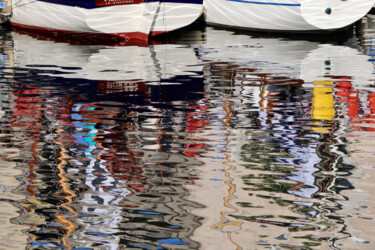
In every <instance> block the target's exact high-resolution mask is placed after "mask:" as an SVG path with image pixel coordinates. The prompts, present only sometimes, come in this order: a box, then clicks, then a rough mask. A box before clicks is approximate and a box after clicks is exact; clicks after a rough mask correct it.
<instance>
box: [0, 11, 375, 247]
mask: <svg viewBox="0 0 375 250" xmlns="http://www.w3.org/2000/svg"><path fill="white" fill-rule="evenodd" d="M0 45H1V46H0V249H55V248H56V249H80V250H82V249H84V250H86V249H111V250H112V249H158V250H159V249H209V250H211V249H214V250H215V249H224V250H229V249H375V240H374V239H375V74H374V73H375V70H374V65H375V64H374V63H375V15H367V16H366V17H365V18H363V20H361V21H360V22H358V23H357V24H356V25H355V26H354V27H353V29H352V30H351V29H349V30H347V31H345V32H342V34H335V35H319V36H312V37H301V36H299V37H287V36H281V35H273V36H269V35H265V34H262V35H259V34H251V33H245V32H237V31H234V30H229V29H218V28H214V27H210V26H200V25H194V26H192V27H189V28H187V29H184V30H182V31H180V32H177V33H173V34H171V35H169V36H167V37H161V38H157V39H155V40H153V41H152V42H151V43H150V45H149V46H109V45H105V44H91V45H90V44H80V43H77V42H76V43H74V42H72V41H64V40H61V39H60V40H59V41H56V39H54V38H52V37H43V36H40V35H37V34H30V33H25V32H24V31H17V30H10V29H9V28H7V27H3V28H1V29H0Z"/></svg>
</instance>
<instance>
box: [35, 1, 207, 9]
mask: <svg viewBox="0 0 375 250" xmlns="http://www.w3.org/2000/svg"><path fill="white" fill-rule="evenodd" d="M37 1H41V2H47V3H53V4H59V5H67V6H72V7H80V8H85V9H94V8H102V7H103V6H97V5H96V4H95V0H37ZM144 2H145V3H147V2H159V1H158V0H145V1H144ZM160 2H165V3H182V4H203V0H162V1H160Z"/></svg>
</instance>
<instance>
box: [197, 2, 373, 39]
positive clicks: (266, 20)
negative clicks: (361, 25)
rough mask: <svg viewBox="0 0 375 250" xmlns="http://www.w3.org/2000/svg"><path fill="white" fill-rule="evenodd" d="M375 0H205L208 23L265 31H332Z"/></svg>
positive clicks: (356, 17)
mask: <svg viewBox="0 0 375 250" xmlns="http://www.w3.org/2000/svg"><path fill="white" fill-rule="evenodd" d="M374 3H375V0H355V1H346V0H204V9H205V19H206V21H207V23H209V24H213V25H220V26H229V27H233V28H239V29H251V30H265V31H283V32H284V31H289V32H291V31H292V32H310V31H332V30H337V29H341V28H344V27H347V26H349V25H351V24H353V23H355V22H356V21H358V20H359V19H361V18H362V17H363V16H365V15H366V14H367V13H368V12H369V11H370V10H371V8H372V7H373V6H374Z"/></svg>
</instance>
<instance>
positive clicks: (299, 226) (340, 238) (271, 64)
mask: <svg viewBox="0 0 375 250" xmlns="http://www.w3.org/2000/svg"><path fill="white" fill-rule="evenodd" d="M230 34H231V33H229V32H227V31H223V30H211V29H209V30H207V34H206V35H207V45H205V46H202V48H200V55H201V59H202V60H203V61H205V62H206V64H205V82H206V85H205V87H206V92H207V93H208V94H207V95H206V98H208V99H209V100H215V101H213V102H212V103H211V105H213V106H214V107H215V108H211V109H210V111H211V113H209V114H207V116H208V117H210V120H211V123H213V124H217V129H214V128H212V130H213V131H220V133H214V132H212V131H211V130H205V132H202V133H203V134H204V135H203V136H202V138H207V139H206V140H207V141H219V142H221V143H220V144H218V146H217V148H216V150H214V152H217V153H216V154H213V153H211V154H207V159H206V161H205V162H206V165H207V166H206V167H205V168H200V170H199V171H198V176H199V177H200V180H199V181H196V183H195V184H194V185H193V186H191V190H192V194H191V196H189V199H191V200H194V201H196V202H197V203H203V204H204V205H205V208H204V209H197V210H193V211H192V213H198V214H199V215H200V216H202V217H204V218H205V219H204V220H202V226H201V227H200V228H198V229H197V230H196V231H195V234H194V235H193V237H192V238H193V239H194V240H196V241H198V242H201V244H202V246H203V249H213V248H215V247H216V248H222V249H234V248H237V247H239V248H243V249H247V247H248V246H256V245H259V246H258V247H261V246H263V247H286V248H293V247H318V248H320V249H321V248H328V247H332V248H333V247H339V248H340V247H342V246H343V245H342V244H344V246H345V247H348V248H353V249H358V248H362V247H364V246H367V247H368V246H369V245H371V246H373V245H374V243H373V242H372V241H371V236H370V235H371V232H370V233H369V234H361V233H359V232H361V230H364V231H366V228H368V227H371V226H373V223H374V222H373V219H374V218H373V216H371V212H368V214H366V218H367V220H363V222H362V223H363V224H360V223H351V221H358V220H359V221H360V220H362V219H363V218H361V215H360V214H351V213H350V212H349V211H353V210H356V209H362V208H361V207H362V204H361V202H356V203H354V204H353V203H351V197H350V196H348V195H347V193H348V192H351V190H354V187H357V185H361V184H360V183H361V182H367V181H368V179H366V178H363V179H360V178H361V177H359V176H357V178H355V179H353V178H352V177H351V175H352V171H354V168H355V167H356V166H355V165H353V164H351V159H352V158H351V155H350V154H348V151H347V150H348V149H347V141H346V140H348V139H346V137H349V138H350V134H349V132H350V131H354V130H362V128H361V129H359V128H358V126H357V124H358V121H361V122H362V123H367V119H368V117H369V116H371V112H372V111H371V106H372V102H371V95H372V93H373V92H374V90H373V75H372V73H373V65H372V63H371V62H370V61H369V57H368V56H365V55H361V54H360V53H359V52H358V51H357V50H355V49H352V48H350V47H346V46H335V45H329V44H319V43H312V42H307V41H305V42H304V41H282V40H279V39H262V38H259V39H257V38H249V37H248V36H245V35H230ZM228 36H229V37H230V38H228ZM225 41H227V42H225ZM358 100H361V101H359V105H356V103H358ZM355 142H356V140H354V142H353V144H355ZM218 183H220V184H218ZM362 191H365V190H362ZM371 191H372V190H371V188H370V189H368V190H366V191H365V192H367V195H368V196H367V199H365V200H363V201H362V202H363V203H366V202H367V201H370V200H373V197H371V193H372V192H371ZM357 196H358V195H357ZM358 199H359V200H360V198H359V197H358ZM367 207H370V206H369V205H367ZM208 214H210V216H206V215H208ZM214 215H216V218H215V217H214ZM223 237H224V238H225V239H226V241H225V243H224V242H223ZM223 246H225V247H223Z"/></svg>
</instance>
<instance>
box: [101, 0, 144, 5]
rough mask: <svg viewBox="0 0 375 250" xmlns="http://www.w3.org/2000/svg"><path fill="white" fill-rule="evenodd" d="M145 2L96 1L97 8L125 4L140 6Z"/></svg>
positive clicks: (121, 0) (137, 0) (130, 0)
mask: <svg viewBox="0 0 375 250" xmlns="http://www.w3.org/2000/svg"><path fill="white" fill-rule="evenodd" d="M143 1H144V0H95V5H96V6H113V5H125V4H139V3H142V2H143Z"/></svg>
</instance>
